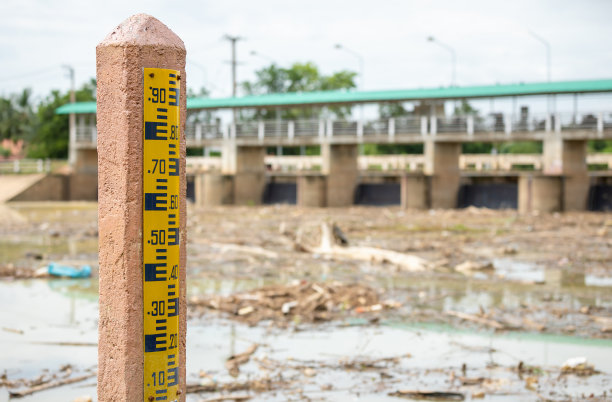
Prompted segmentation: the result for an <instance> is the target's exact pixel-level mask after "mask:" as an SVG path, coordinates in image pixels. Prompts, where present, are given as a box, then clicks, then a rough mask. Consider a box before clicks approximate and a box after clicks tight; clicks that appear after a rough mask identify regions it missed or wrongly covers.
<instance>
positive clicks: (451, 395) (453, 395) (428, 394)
mask: <svg viewBox="0 0 612 402" xmlns="http://www.w3.org/2000/svg"><path fill="white" fill-rule="evenodd" d="M388 395H389V396H395V397H398V398H405V399H416V400H425V401H463V400H465V396H464V395H463V394H461V393H459V392H444V391H407V390H399V391H395V392H391V393H389V394H388Z"/></svg>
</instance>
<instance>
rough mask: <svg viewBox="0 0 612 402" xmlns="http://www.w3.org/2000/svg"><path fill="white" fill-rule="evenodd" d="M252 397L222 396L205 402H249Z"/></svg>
mask: <svg viewBox="0 0 612 402" xmlns="http://www.w3.org/2000/svg"><path fill="white" fill-rule="evenodd" d="M251 398H252V397H251V396H249V395H221V396H217V397H214V398H208V399H205V400H204V402H220V401H248V400H249V399H251Z"/></svg>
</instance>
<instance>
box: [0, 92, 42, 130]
mask: <svg viewBox="0 0 612 402" xmlns="http://www.w3.org/2000/svg"><path fill="white" fill-rule="evenodd" d="M31 95H32V91H31V90H30V89H29V88H26V89H24V90H23V91H21V93H19V94H16V95H11V96H10V97H8V98H0V139H7V138H8V139H11V140H14V141H16V140H19V139H25V138H27V137H28V136H29V135H31V134H32V131H33V127H34V121H35V116H34V112H33V108H32V99H31Z"/></svg>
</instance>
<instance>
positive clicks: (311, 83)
mask: <svg viewBox="0 0 612 402" xmlns="http://www.w3.org/2000/svg"><path fill="white" fill-rule="evenodd" d="M255 76H256V79H255V81H254V82H248V81H247V82H243V83H242V89H243V91H244V92H246V93H247V94H249V95H263V94H276V93H291V92H313V91H331V90H340V89H351V88H355V87H356V84H355V77H356V76H357V73H355V72H352V71H348V70H342V71H338V72H336V73H333V74H331V75H322V74H321V73H320V72H319V69H318V68H317V66H316V65H315V64H314V63H312V62H307V63H294V64H293V65H292V66H291V67H290V68H282V67H279V66H277V65H276V64H274V63H273V64H271V65H269V66H268V67H264V68H262V69H260V70H258V71H256V72H255ZM326 110H327V112H328V113H329V114H331V115H335V116H336V117H339V118H344V117H346V116H347V115H349V114H350V112H351V107H350V106H334V107H329V108H327V109H326ZM323 113H324V112H323V110H322V109H321V108H317V107H312V108H303V107H300V108H285V109H258V110H256V111H254V112H250V111H241V113H240V115H241V118H242V119H243V120H250V119H263V120H273V119H276V118H282V119H289V120H294V119H304V118H320V117H327V116H323Z"/></svg>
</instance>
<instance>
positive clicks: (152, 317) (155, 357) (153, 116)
mask: <svg viewBox="0 0 612 402" xmlns="http://www.w3.org/2000/svg"><path fill="white" fill-rule="evenodd" d="M180 78H181V77H180V72H179V71H176V70H168V69H163V68H145V69H144V133H143V135H144V151H143V152H144V155H143V176H144V177H143V183H144V184H143V199H144V202H143V204H144V205H143V214H142V219H143V224H142V230H143V236H142V238H143V256H144V261H143V264H142V271H143V275H142V279H143V314H144V334H143V336H144V400H145V401H147V402H150V401H175V400H178V395H177V393H178V384H179V355H178V354H179V348H178V344H179V279H178V278H179V243H180V239H179V194H180V193H179V189H180V172H179V149H180V133H179V126H180V120H179V107H180V106H179V105H180V103H179V98H180V96H179V94H180V91H179V88H180Z"/></svg>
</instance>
